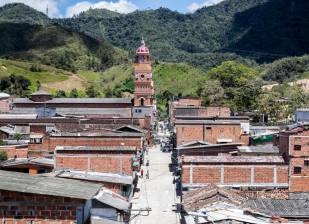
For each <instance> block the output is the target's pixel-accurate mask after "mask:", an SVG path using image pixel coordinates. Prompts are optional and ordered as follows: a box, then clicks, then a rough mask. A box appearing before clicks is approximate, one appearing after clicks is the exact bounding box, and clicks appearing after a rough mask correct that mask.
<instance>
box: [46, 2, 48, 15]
mask: <svg viewBox="0 0 309 224" xmlns="http://www.w3.org/2000/svg"><path fill="white" fill-rule="evenodd" d="M46 15H47V16H48V4H47V6H46Z"/></svg>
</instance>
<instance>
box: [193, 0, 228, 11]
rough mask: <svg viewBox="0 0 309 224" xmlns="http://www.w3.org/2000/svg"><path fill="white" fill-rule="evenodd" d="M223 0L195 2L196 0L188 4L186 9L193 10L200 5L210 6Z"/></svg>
mask: <svg viewBox="0 0 309 224" xmlns="http://www.w3.org/2000/svg"><path fill="white" fill-rule="evenodd" d="M222 1H223V0H206V1H204V2H202V3H200V4H199V3H196V2H193V3H191V4H190V5H189V6H188V9H189V11H190V12H194V11H196V10H198V9H200V8H202V7H208V6H211V5H216V4H218V3H220V2H222Z"/></svg>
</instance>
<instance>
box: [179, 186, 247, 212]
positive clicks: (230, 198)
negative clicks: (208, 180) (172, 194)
mask: <svg viewBox="0 0 309 224" xmlns="http://www.w3.org/2000/svg"><path fill="white" fill-rule="evenodd" d="M247 199H248V198H246V197H243V196H240V195H239V194H238V193H237V191H236V190H228V189H226V188H221V187H218V186H216V185H209V186H207V187H203V188H198V189H196V190H192V191H189V192H188V193H186V194H185V195H184V196H183V201H184V203H183V206H184V210H186V211H197V210H199V209H202V208H204V207H207V206H208V205H210V204H212V203H214V202H216V201H220V202H229V203H232V204H235V205H242V204H243V203H244V202H245V201H246V200H247Z"/></svg>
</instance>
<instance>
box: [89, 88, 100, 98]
mask: <svg viewBox="0 0 309 224" xmlns="http://www.w3.org/2000/svg"><path fill="white" fill-rule="evenodd" d="M86 95H87V96H88V97H90V98H95V97H98V96H99V95H100V93H99V91H97V90H96V89H95V88H94V86H93V85H91V86H88V87H87V89H86Z"/></svg>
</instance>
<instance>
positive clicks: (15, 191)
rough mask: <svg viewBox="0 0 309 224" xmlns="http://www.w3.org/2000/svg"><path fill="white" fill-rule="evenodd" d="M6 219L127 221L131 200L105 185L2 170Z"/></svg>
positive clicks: (68, 223)
mask: <svg viewBox="0 0 309 224" xmlns="http://www.w3.org/2000/svg"><path fill="white" fill-rule="evenodd" d="M0 197H1V203H2V204H1V206H0V217H1V220H2V222H3V223H21V224H27V223H38V224H48V223H54V224H84V223H89V221H90V220H93V219H96V220H98V221H100V223H104V220H105V221H108V220H109V221H114V222H117V223H123V224H124V223H125V221H127V217H128V209H129V208H130V203H129V202H128V201H127V200H126V199H125V198H123V197H121V196H120V195H116V194H115V193H112V192H110V191H108V190H105V189H103V188H102V185H100V184H95V183H85V182H82V181H77V180H69V179H60V178H55V177H43V176H29V175H27V174H23V173H14V172H7V171H0Z"/></svg>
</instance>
